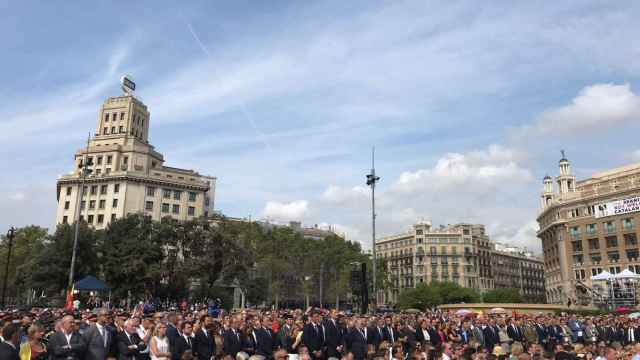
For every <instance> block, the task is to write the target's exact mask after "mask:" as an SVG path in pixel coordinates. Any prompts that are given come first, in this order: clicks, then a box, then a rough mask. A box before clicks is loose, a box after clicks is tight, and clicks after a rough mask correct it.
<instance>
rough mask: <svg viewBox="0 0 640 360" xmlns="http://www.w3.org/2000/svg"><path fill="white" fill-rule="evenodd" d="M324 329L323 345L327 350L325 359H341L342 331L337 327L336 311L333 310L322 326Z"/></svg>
mask: <svg viewBox="0 0 640 360" xmlns="http://www.w3.org/2000/svg"><path fill="white" fill-rule="evenodd" d="M322 326H323V327H324V336H325V338H324V344H325V347H326V349H327V358H330V357H334V358H341V357H342V355H341V353H342V342H343V336H342V329H341V328H340V326H339V325H338V311H337V310H335V309H333V310H331V313H330V314H329V318H328V319H326V320H325V321H324V323H323V324H322Z"/></svg>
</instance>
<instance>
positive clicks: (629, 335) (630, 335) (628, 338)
mask: <svg viewBox="0 0 640 360" xmlns="http://www.w3.org/2000/svg"><path fill="white" fill-rule="evenodd" d="M622 330H623V332H624V339H623V340H622V345H625V346H626V345H630V344H635V343H636V342H638V341H640V329H638V328H637V327H635V326H633V324H629V323H627V324H625V325H624V327H623V328H622Z"/></svg>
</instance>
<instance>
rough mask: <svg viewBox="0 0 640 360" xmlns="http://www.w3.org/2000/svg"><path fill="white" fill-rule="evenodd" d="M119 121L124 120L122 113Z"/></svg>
mask: <svg viewBox="0 0 640 360" xmlns="http://www.w3.org/2000/svg"><path fill="white" fill-rule="evenodd" d="M120 120H124V113H123V112H121V113H120Z"/></svg>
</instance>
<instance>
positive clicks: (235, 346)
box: [222, 329, 242, 359]
mask: <svg viewBox="0 0 640 360" xmlns="http://www.w3.org/2000/svg"><path fill="white" fill-rule="evenodd" d="M236 334H237V335H236ZM236 334H234V332H233V330H231V329H227V330H226V331H225V332H224V333H223V334H222V352H223V353H224V354H225V355H231V357H233V358H234V359H235V358H236V355H238V353H239V352H240V351H242V334H240V332H239V331H237V330H236Z"/></svg>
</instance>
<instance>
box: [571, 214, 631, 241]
mask: <svg viewBox="0 0 640 360" xmlns="http://www.w3.org/2000/svg"><path fill="white" fill-rule="evenodd" d="M620 223H621V225H622V228H623V229H624V230H633V229H635V223H634V220H633V218H626V219H622V220H620ZM602 229H603V231H604V232H605V233H612V232H615V231H616V223H615V222H614V221H607V222H603V223H602ZM585 230H586V233H587V234H595V233H596V232H598V224H595V223H594V224H587V225H586V227H585ZM569 234H571V236H573V237H579V236H580V235H581V234H582V232H581V227H580V226H572V227H570V228H569Z"/></svg>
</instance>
